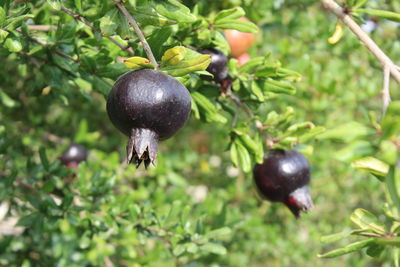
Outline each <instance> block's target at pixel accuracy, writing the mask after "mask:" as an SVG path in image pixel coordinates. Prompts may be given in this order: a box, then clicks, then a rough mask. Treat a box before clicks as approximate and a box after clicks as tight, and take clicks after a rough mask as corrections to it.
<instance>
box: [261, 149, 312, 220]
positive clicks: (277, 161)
mask: <svg viewBox="0 0 400 267" xmlns="http://www.w3.org/2000/svg"><path fill="white" fill-rule="evenodd" d="M254 181H255V184H256V186H257V189H258V191H259V192H260V193H261V194H262V196H263V197H265V198H266V199H267V200H269V201H273V202H282V203H284V204H285V205H286V206H287V207H288V208H289V209H290V210H291V212H292V213H293V214H294V215H295V216H296V217H297V218H298V217H299V216H300V211H305V212H307V211H308V210H310V209H311V208H312V207H313V203H312V200H311V196H310V193H309V187H308V185H309V183H310V165H309V164H308V161H307V159H306V158H305V157H304V156H303V155H302V154H301V153H299V152H297V151H295V150H290V151H285V150H271V151H270V152H269V153H268V155H267V156H266V157H265V158H264V162H263V163H262V164H257V165H256V166H255V168H254Z"/></svg>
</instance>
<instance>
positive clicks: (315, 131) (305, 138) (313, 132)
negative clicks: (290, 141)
mask: <svg viewBox="0 0 400 267" xmlns="http://www.w3.org/2000/svg"><path fill="white" fill-rule="evenodd" d="M325 130H326V129H325V127H322V126H315V127H314V128H312V129H310V130H309V131H308V132H307V133H304V134H303V135H302V136H300V137H299V142H300V143H301V144H304V143H307V142H310V141H311V140H312V139H314V138H315V137H316V136H317V135H320V134H322V133H323V132H325Z"/></svg>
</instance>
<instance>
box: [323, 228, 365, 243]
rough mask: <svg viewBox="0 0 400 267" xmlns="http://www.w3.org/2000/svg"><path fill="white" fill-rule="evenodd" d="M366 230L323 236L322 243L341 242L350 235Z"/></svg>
mask: <svg viewBox="0 0 400 267" xmlns="http://www.w3.org/2000/svg"><path fill="white" fill-rule="evenodd" d="M363 231H364V230H359V229H357V230H352V231H343V232H340V233H335V234H331V235H326V236H322V237H321V242H322V243H333V242H336V241H339V240H341V239H344V238H346V237H348V236H350V235H353V234H356V233H361V232H363Z"/></svg>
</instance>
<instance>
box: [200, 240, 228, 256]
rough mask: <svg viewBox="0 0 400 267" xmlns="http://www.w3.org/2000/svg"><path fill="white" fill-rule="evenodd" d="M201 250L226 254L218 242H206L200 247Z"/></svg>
mask: <svg viewBox="0 0 400 267" xmlns="http://www.w3.org/2000/svg"><path fill="white" fill-rule="evenodd" d="M200 248H201V250H202V251H204V252H209V253H213V254H218V255H225V254H226V252H227V251H226V248H225V247H224V246H222V245H220V244H214V243H207V244H205V245H203V246H201V247H200Z"/></svg>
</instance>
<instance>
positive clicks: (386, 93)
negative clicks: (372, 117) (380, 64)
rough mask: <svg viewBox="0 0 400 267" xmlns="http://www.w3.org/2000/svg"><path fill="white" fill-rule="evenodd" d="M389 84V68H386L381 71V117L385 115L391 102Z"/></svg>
mask: <svg viewBox="0 0 400 267" xmlns="http://www.w3.org/2000/svg"><path fill="white" fill-rule="evenodd" d="M389 83H390V71H389V68H388V67H387V66H386V67H385V68H384V69H383V89H382V115H385V113H386V110H387V108H388V106H389V103H390V101H391V99H390V89H389Z"/></svg>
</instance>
